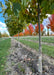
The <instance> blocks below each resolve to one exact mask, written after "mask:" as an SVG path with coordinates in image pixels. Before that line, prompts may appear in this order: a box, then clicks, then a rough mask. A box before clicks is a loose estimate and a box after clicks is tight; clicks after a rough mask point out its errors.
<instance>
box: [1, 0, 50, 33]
mask: <svg viewBox="0 0 54 75" xmlns="http://www.w3.org/2000/svg"><path fill="white" fill-rule="evenodd" d="M0 1H2V3H3V4H4V5H5V2H4V0H0ZM0 11H1V8H0ZM47 15H48V16H50V15H49V14H47ZM2 16H3V13H0V32H1V33H4V32H6V33H7V34H9V32H8V30H7V27H6V24H5V21H4V20H5V19H4V18H3V17H2ZM48 23H49V20H48V18H46V19H44V20H43V23H42V24H43V25H44V26H45V30H46V31H47V28H46V24H48Z"/></svg>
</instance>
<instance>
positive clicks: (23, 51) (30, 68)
mask: <svg viewBox="0 0 54 75" xmlns="http://www.w3.org/2000/svg"><path fill="white" fill-rule="evenodd" d="M32 51H33V52H32ZM9 52H10V55H9V56H8V57H7V62H6V67H5V71H6V75H39V72H38V67H37V64H38V58H37V55H38V54H37V52H36V53H35V51H34V50H31V48H28V47H26V46H25V45H23V44H22V43H20V42H18V41H16V40H15V39H11V48H10V50H9ZM42 75H54V65H52V64H50V63H49V62H48V61H47V60H43V74H42Z"/></svg>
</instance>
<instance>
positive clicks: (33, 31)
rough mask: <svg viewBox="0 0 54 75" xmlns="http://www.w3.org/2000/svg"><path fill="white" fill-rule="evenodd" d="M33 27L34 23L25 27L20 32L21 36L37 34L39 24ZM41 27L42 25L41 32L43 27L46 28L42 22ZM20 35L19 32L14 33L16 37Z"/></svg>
mask: <svg viewBox="0 0 54 75" xmlns="http://www.w3.org/2000/svg"><path fill="white" fill-rule="evenodd" d="M34 27H35V29H34ZM34 27H33V25H32V24H29V25H28V26H27V28H26V29H24V32H20V33H19V36H29V35H31V36H32V35H34V36H35V35H36V33H38V32H39V26H38V24H37V25H35V26H34ZM40 27H41V32H42V31H43V29H44V26H43V25H42V24H40ZM17 36H18V34H16V35H14V37H17Z"/></svg>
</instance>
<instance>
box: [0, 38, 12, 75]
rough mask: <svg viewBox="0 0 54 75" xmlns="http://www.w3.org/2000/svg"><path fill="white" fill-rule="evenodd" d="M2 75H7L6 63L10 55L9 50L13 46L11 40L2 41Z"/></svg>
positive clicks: (0, 47) (0, 63)
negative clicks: (5, 70)
mask: <svg viewBox="0 0 54 75" xmlns="http://www.w3.org/2000/svg"><path fill="white" fill-rule="evenodd" d="M0 40H1V41H0V75H5V72H4V67H5V62H6V57H7V55H8V54H9V51H8V49H9V48H10V46H11V40H10V39H9V38H8V39H4V40H3V39H0Z"/></svg>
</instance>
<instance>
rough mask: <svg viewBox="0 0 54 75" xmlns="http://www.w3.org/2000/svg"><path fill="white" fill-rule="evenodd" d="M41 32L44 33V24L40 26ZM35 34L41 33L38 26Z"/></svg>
mask: <svg viewBox="0 0 54 75" xmlns="http://www.w3.org/2000/svg"><path fill="white" fill-rule="evenodd" d="M40 30H41V33H42V32H43V30H44V26H43V24H40ZM35 32H36V33H39V27H38V24H37V25H35Z"/></svg>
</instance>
